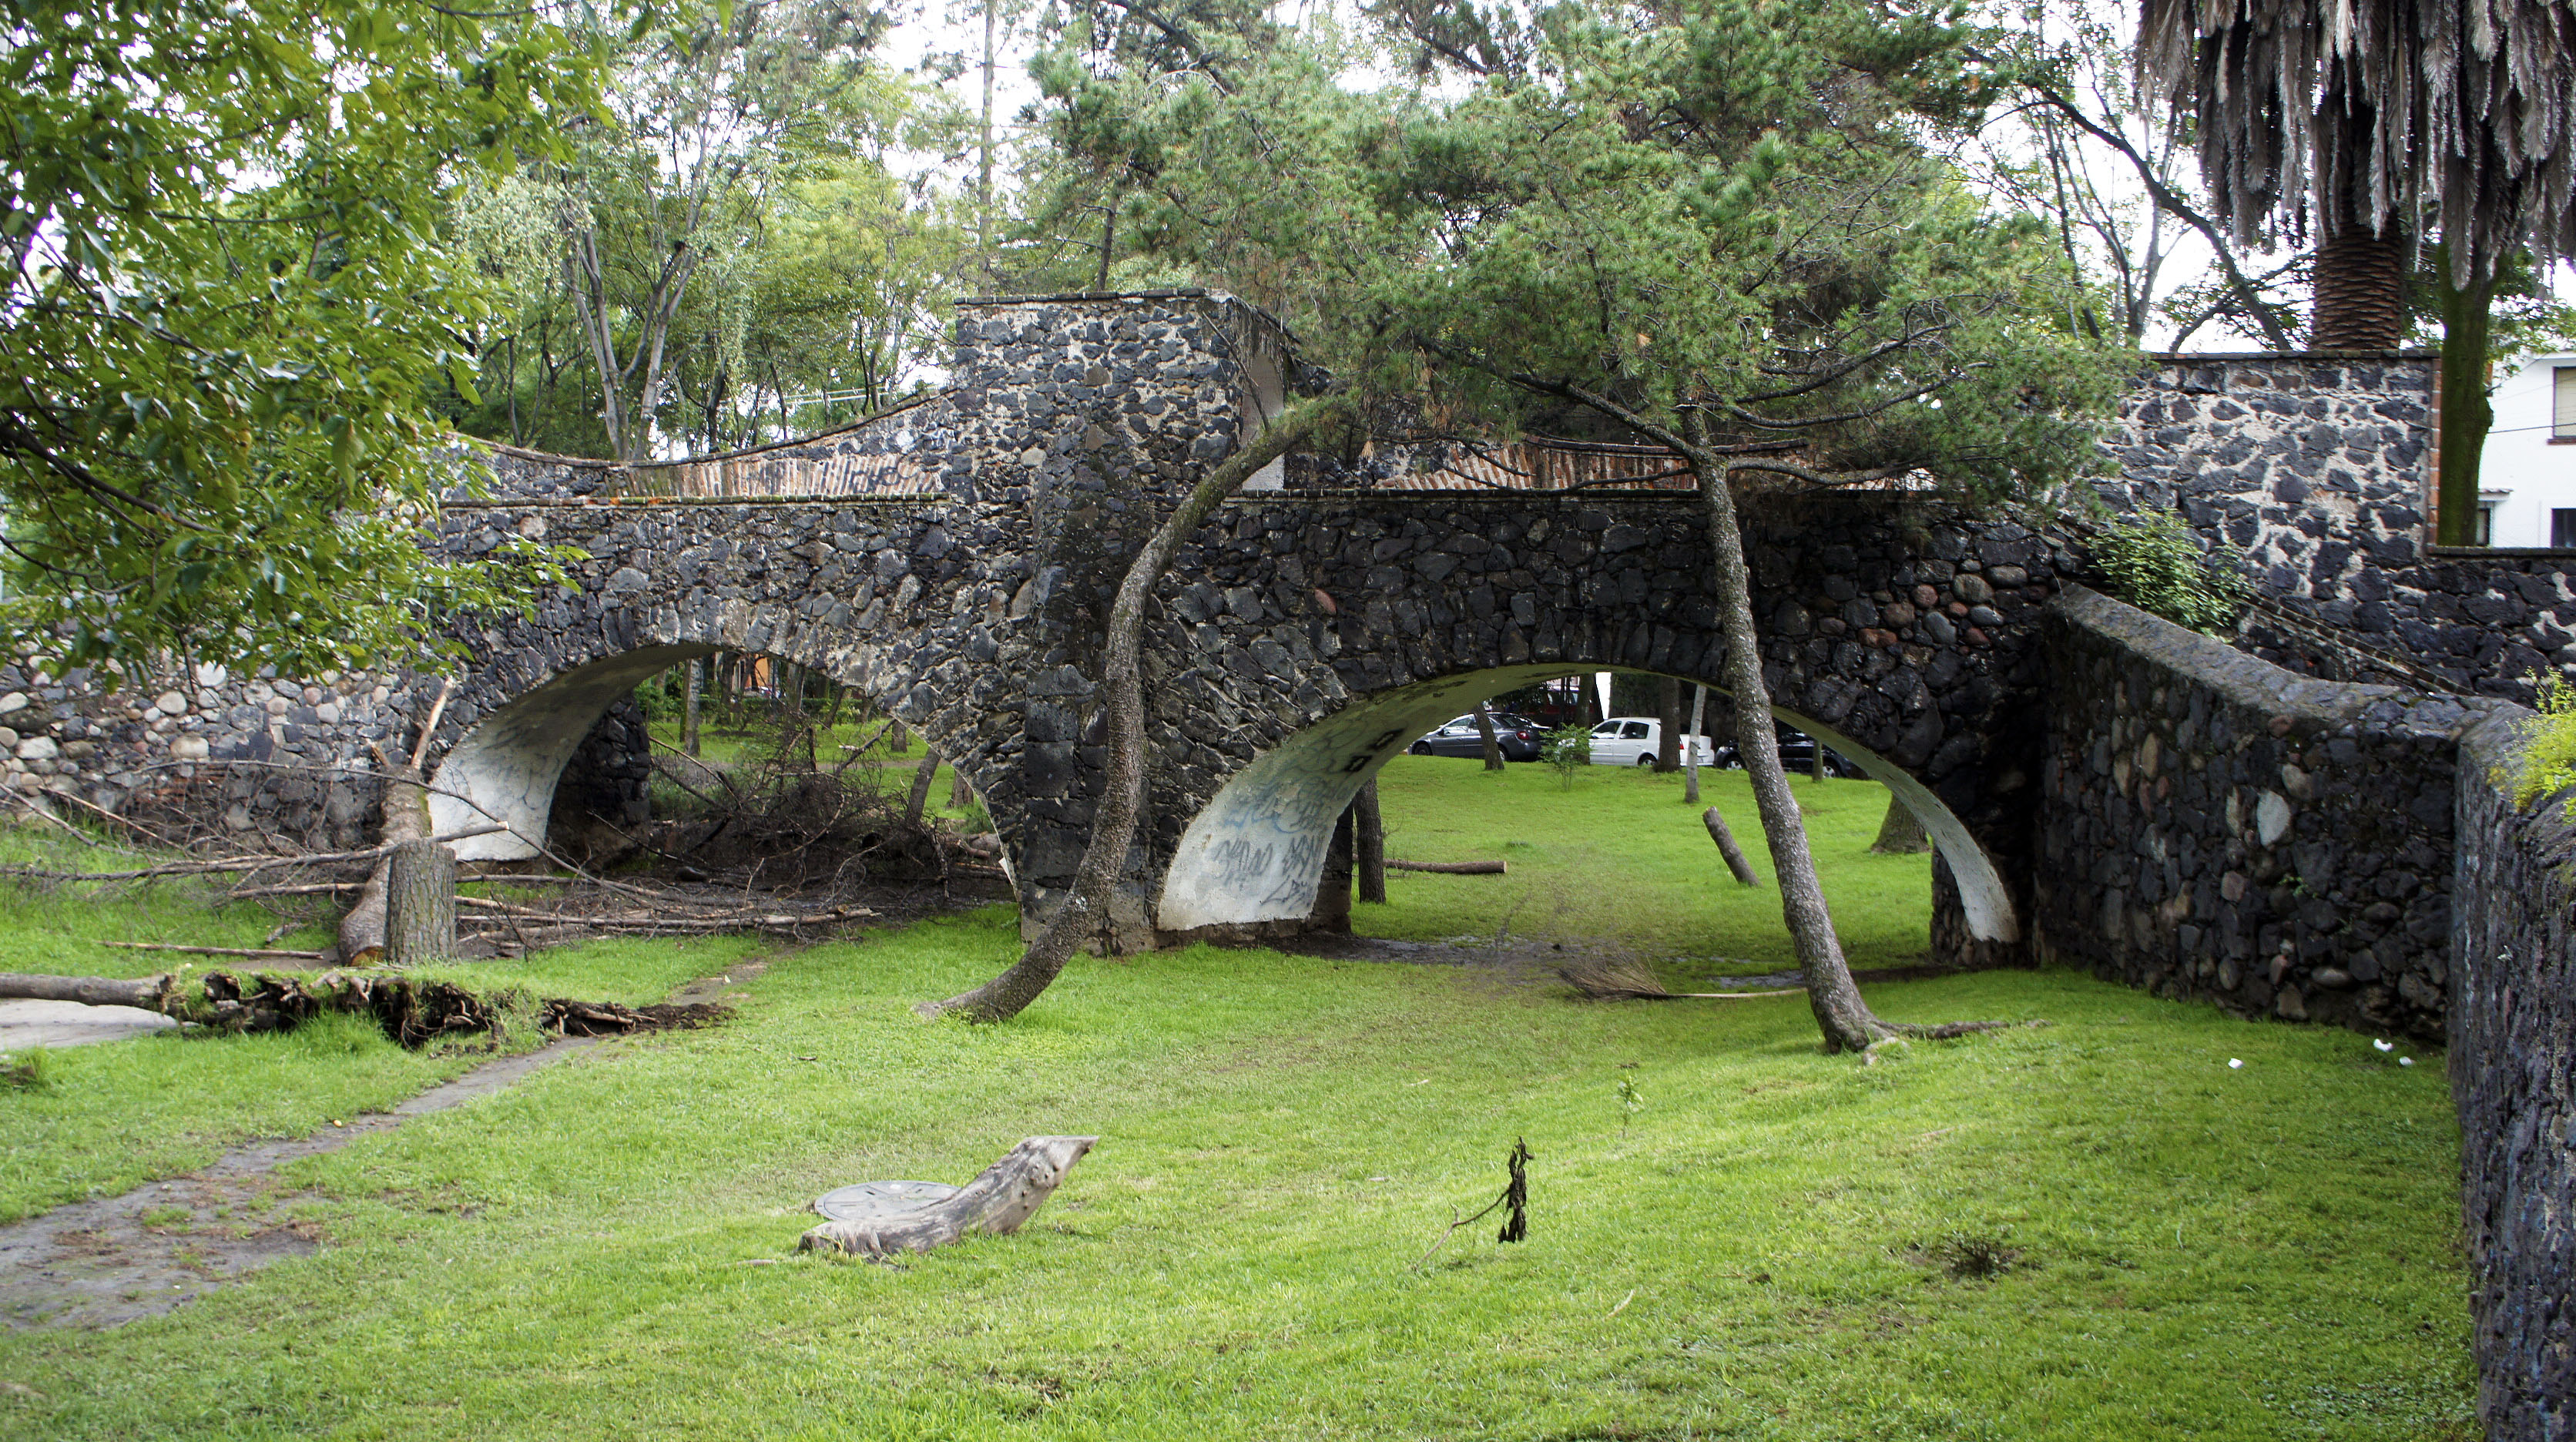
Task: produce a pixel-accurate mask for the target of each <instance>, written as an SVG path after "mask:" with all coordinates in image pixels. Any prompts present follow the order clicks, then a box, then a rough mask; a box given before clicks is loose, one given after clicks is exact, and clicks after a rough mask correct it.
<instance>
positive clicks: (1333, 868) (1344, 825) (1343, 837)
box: [1310, 806, 1357, 936]
mask: <svg viewBox="0 0 2576 1442" xmlns="http://www.w3.org/2000/svg"><path fill="white" fill-rule="evenodd" d="M1353 809H1354V808H1353V807H1350V806H1345V807H1343V808H1342V815H1341V819H1339V820H1337V821H1335V822H1334V823H1333V839H1332V841H1331V843H1330V844H1329V845H1327V846H1326V847H1325V849H1324V874H1323V875H1322V877H1320V878H1319V879H1318V880H1317V881H1316V883H1315V910H1314V914H1313V916H1312V917H1311V918H1310V920H1311V922H1312V924H1313V925H1314V927H1315V928H1316V929H1317V930H1319V931H1330V932H1336V933H1339V934H1341V935H1345V936H1347V935H1349V934H1350V930H1351V871H1352V867H1351V856H1352V852H1353V851H1354V850H1356V849H1357V848H1356V846H1355V845H1354V838H1353V832H1354V831H1355V830H1356V829H1357V828H1356V827H1355V825H1354V823H1353V821H1352V819H1351V812H1352V810H1353Z"/></svg>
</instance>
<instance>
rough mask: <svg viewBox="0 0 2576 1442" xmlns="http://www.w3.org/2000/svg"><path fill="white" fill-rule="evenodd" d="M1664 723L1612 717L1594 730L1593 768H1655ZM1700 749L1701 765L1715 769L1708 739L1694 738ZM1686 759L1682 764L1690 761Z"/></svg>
mask: <svg viewBox="0 0 2576 1442" xmlns="http://www.w3.org/2000/svg"><path fill="white" fill-rule="evenodd" d="M1662 732H1663V723H1662V722H1660V721H1657V720H1656V719H1655V718H1654V717H1652V716H1613V717H1611V718H1610V719H1609V720H1607V721H1604V722H1602V723H1601V724H1600V725H1598V726H1595V727H1593V728H1592V764H1593V765H1595V766H1652V765H1654V764H1655V751H1656V748H1657V746H1658V745H1659V743H1660V742H1661V741H1662ZM1693 739H1695V740H1696V741H1697V743H1698V745H1699V764H1700V765H1702V766H1715V765H1716V764H1717V751H1716V748H1714V747H1712V746H1710V745H1709V744H1708V738H1707V737H1706V736H1700V737H1696V738H1693ZM1689 759H1690V758H1689V757H1687V756H1684V757H1683V758H1682V760H1683V761H1685V762H1687V761H1689Z"/></svg>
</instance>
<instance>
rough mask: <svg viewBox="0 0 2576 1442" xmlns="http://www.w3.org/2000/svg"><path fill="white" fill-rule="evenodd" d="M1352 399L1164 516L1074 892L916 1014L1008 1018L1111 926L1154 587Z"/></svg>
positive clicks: (1139, 803) (1138, 600) (1128, 609)
mask: <svg viewBox="0 0 2576 1442" xmlns="http://www.w3.org/2000/svg"><path fill="white" fill-rule="evenodd" d="M1349 409H1350V402H1349V401H1348V400H1347V399H1344V398H1342V397H1339V396H1328V397H1323V398H1319V399H1316V400H1312V401H1303V402H1299V403H1297V404H1295V405H1291V406H1290V407H1288V408H1287V409H1286V410H1283V411H1281V412H1280V414H1279V416H1278V417H1277V418H1276V419H1275V420H1273V421H1271V423H1270V424H1268V425H1266V426H1264V427H1262V428H1261V433H1260V434H1259V435H1257V436H1255V437H1253V439H1252V443H1251V444H1250V445H1248V446H1245V447H1244V448H1243V449H1242V450H1240V451H1237V452H1236V453H1235V454H1234V455H1233V456H1232V457H1230V458H1229V459H1227V460H1226V461H1225V462H1224V463H1223V464H1221V465H1219V466H1218V467H1217V468H1216V469H1214V470H1212V471H1210V472H1208V473H1207V474H1206V475H1205V476H1203V477H1201V478H1200V480H1199V483H1198V484H1197V485H1196V486H1195V487H1193V488H1192V489H1191V491H1190V494H1189V496H1188V497H1187V498H1186V499H1185V500H1183V501H1182V502H1181V504H1180V505H1179V506H1177V507H1175V508H1174V509H1173V511H1172V513H1171V514H1170V515H1168V516H1166V517H1164V518H1163V524H1162V525H1161V526H1159V527H1157V528H1156V529H1155V531H1154V534H1153V536H1152V538H1151V539H1149V540H1147V541H1146V543H1145V545H1144V547H1143V548H1142V549H1141V550H1139V551H1138V552H1137V553H1136V559H1135V561H1134V562H1133V563H1131V564H1130V565H1129V566H1128V567H1127V575H1126V578H1125V579H1124V580H1122V581H1120V582H1119V584H1118V595H1117V599H1116V600H1114V601H1112V602H1111V603H1110V607H1109V625H1108V636H1107V638H1106V640H1107V646H1106V648H1105V649H1106V653H1107V654H1106V655H1105V657H1104V658H1103V664H1102V667H1101V677H1100V681H1101V686H1100V689H1101V693H1102V696H1103V698H1104V699H1105V700H1106V702H1107V705H1108V722H1109V724H1108V736H1107V740H1108V749H1109V762H1108V766H1107V768H1106V771H1107V774H1106V775H1104V776H1103V777H1102V785H1101V792H1100V803H1099V806H1098V807H1097V808H1096V809H1095V810H1094V811H1093V813H1092V822H1091V841H1090V843H1089V844H1088V845H1086V846H1085V847H1084V848H1083V851H1082V862H1081V864H1080V865H1079V866H1078V867H1076V868H1075V871H1074V879H1073V889H1072V894H1071V895H1068V896H1067V897H1065V899H1064V901H1063V903H1062V904H1061V905H1059V906H1058V907H1057V908H1056V913H1055V915H1054V916H1053V917H1051V918H1049V919H1048V921H1047V924H1046V929H1045V930H1043V931H1041V932H1039V933H1038V938H1037V940H1036V941H1034V942H1031V943H1030V944H1029V948H1028V950H1027V951H1025V952H1023V953H1022V954H1021V956H1020V959H1019V960H1018V961H1017V962H1015V963H1013V964H1012V966H1011V968H1010V969H1009V970H1007V971H1005V972H1003V973H1002V974H1001V975H1000V976H997V977H995V978H993V979H992V980H991V981H988V982H986V983H984V984H983V985H982V986H979V987H977V988H975V989H974V990H973V991H970V992H965V993H963V994H961V995H958V996H952V997H950V998H948V999H947V1000H945V1001H937V1002H924V1003H922V1004H921V1005H919V1006H917V1007H915V1008H913V1009H914V1010H915V1011H918V1012H920V1013H922V1014H923V1015H925V1016H938V1015H942V1014H944V1013H947V1012H952V1011H954V1012H960V1013H963V1014H964V1015H965V1016H967V1017H968V1018H970V1019H972V1020H976V1021H1006V1020H1008V1019H1010V1018H1011V1017H1014V1016H1017V1015H1018V1014H1019V1013H1020V1010H1021V1009H1022V1008H1023V1007H1026V1006H1027V1005H1028V1004H1029V1003H1030V1002H1032V1001H1035V1000H1036V999H1037V998H1038V995H1039V993H1041V992H1043V991H1045V990H1046V989H1047V987H1048V985H1049V984H1050V983H1052V982H1053V981H1054V980H1055V979H1056V976H1057V975H1058V974H1059V973H1061V972H1062V971H1063V970H1064V964H1065V962H1067V961H1068V960H1070V959H1072V956H1073V950H1074V947H1075V946H1077V945H1078V944H1080V942H1081V940H1082V938H1083V936H1084V935H1085V933H1086V932H1088V931H1089V930H1090V929H1091V928H1092V927H1093V926H1095V925H1100V924H1105V923H1106V920H1107V918H1108V914H1109V898H1110V894H1111V893H1112V891H1114V890H1115V889H1116V887H1117V884H1118V873H1119V871H1120V870H1121V869H1122V867H1123V866H1124V864H1125V862H1126V859H1127V848H1128V847H1129V846H1131V845H1133V844H1134V843H1135V840H1136V818H1137V815H1138V813H1139V812H1141V811H1142V810H1143V808H1144V801H1145V680H1144V656H1143V652H1144V631H1145V601H1146V598H1147V597H1148V596H1150V595H1151V594H1152V593H1153V589H1154V584H1155V583H1156V582H1157V581H1159V580H1161V579H1162V576H1163V572H1164V571H1166V570H1168V569H1170V567H1171V564H1172V553H1173V552H1175V551H1177V550H1179V549H1180V547H1181V542H1183V541H1184V540H1187V539H1188V538H1189V536H1190V534H1191V533H1192V532H1194V531H1196V530H1197V529H1198V528H1199V525H1200V523H1201V522H1203V521H1205V520H1206V519H1207V518H1208V516H1209V514H1210V513H1211V512H1213V511H1215V510H1216V508H1217V506H1218V504H1219V503H1221V502H1223V501H1224V500H1225V498H1226V497H1228V496H1230V495H1233V494H1234V493H1235V492H1236V491H1237V490H1239V489H1241V488H1242V486H1243V483H1244V482H1245V481H1246V480H1248V479H1250V478H1251V476H1252V474H1253V472H1255V471H1258V470H1260V469H1261V468H1262V467H1263V466H1266V465H1268V464H1270V463H1271V462H1272V461H1273V460H1276V459H1277V458H1278V457H1279V456H1280V455H1281V454H1283V453H1285V452H1286V451H1287V450H1289V449H1290V448H1291V447H1293V446H1296V445H1298V444H1300V443H1302V442H1304V441H1305V440H1306V439H1307V438H1308V437H1310V436H1312V435H1314V434H1315V433H1316V432H1318V431H1320V430H1322V429H1324V428H1325V427H1326V426H1327V425H1330V424H1337V423H1342V422H1344V421H1346V420H1347V419H1348V412H1349Z"/></svg>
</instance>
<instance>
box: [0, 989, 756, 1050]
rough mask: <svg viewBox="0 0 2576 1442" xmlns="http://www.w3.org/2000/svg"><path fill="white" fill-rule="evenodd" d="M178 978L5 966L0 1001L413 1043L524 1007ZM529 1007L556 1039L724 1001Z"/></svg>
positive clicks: (488, 1000)
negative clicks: (357, 1021)
mask: <svg viewBox="0 0 2576 1442" xmlns="http://www.w3.org/2000/svg"><path fill="white" fill-rule="evenodd" d="M182 980H183V979H182V978H180V977H178V976H174V975H168V974H164V975H160V976H147V977H143V978H140V979H138V980H132V981H126V980H119V979H116V978H111V977H97V976H33V975H27V974H24V973H16V972H9V973H0V999H26V1000H31V1001H75V1002H79V1003H81V1004H82V1005H84V1006H132V1007H140V1008H142V1009H143V1010H146V1011H157V1012H159V1013H161V1014H162V1015H164V1016H168V1017H173V1018H176V1019H177V1020H179V1021H182V1022H192V1023H194V1024H196V1025H199V1026H204V1027H209V1028H212V1029H215V1030H219V1031H229V1032H282V1031H293V1030H294V1029H295V1028H296V1027H298V1026H301V1025H303V1024H304V1023H305V1022H307V1021H310V1020H312V1019H313V1018H314V1017H317V1016H320V1015H322V1014H324V1013H326V1012H338V1013H343V1014H349V1015H363V1016H366V1017H368V1018H370V1019H371V1020H373V1021H374V1022H375V1023H376V1025H377V1027H378V1029H380V1030H382V1031H383V1032H384V1034H385V1035H386V1036H387V1037H388V1038H390V1039H392V1040H393V1041H394V1042H396V1043H398V1044H400V1045H402V1046H405V1047H410V1048H414V1049H417V1048H419V1047H422V1046H425V1045H427V1044H428V1043H430V1042H432V1041H435V1040H437V1039H438V1038H440V1037H446V1036H455V1035H459V1034H461V1033H468V1032H484V1033H489V1034H494V1035H497V1034H499V1032H500V1030H501V1029H502V1027H503V1025H504V1024H505V1021H506V1018H507V1016H508V1015H509V1014H510V1013H512V1012H514V1011H517V1010H519V1009H520V1008H523V1007H526V1006H528V1005H529V1004H530V1003H529V1001H528V998H527V995H526V993H524V992H520V991H517V990H515V989H508V990H503V991H498V992H493V993H488V994H486V993H478V992H475V991H473V990H471V989H470V988H467V987H464V986H460V985H458V984H457V983H455V982H452V981H430V980H423V979H421V978H417V977H409V976H385V975H374V976H352V975H349V974H347V973H345V972H338V971H326V972H323V973H321V974H320V975H318V976H310V977H299V976H280V975H276V974H273V973H270V974H261V975H253V976H247V977H245V976H236V975H234V974H233V973H231V972H225V971H210V972H208V973H206V975H205V976H204V977H203V978H201V979H200V980H199V981H198V982H197V984H196V985H195V986H194V987H187V986H183V985H182V984H181V983H182ZM534 1010H535V1014H536V1020H537V1026H538V1028H539V1029H540V1030H544V1031H553V1032H558V1033H560V1034H562V1035H565V1036H603V1035H608V1034H611V1033H627V1032H638V1031H659V1030H663V1029H666V1028H674V1027H699V1026H710V1025H713V1024H715V1023H716V1022H719V1021H722V1020H723V1019H724V1018H725V1017H726V1016H727V1015H729V1013H728V1011H727V1009H726V1008H724V1007H722V1006H718V1005H714V1004H712V1003H704V1002H701V1003H695V1004H691V1005H656V1006H642V1007H628V1006H621V1005H619V1004H617V1003H616V1002H607V1001H580V1000H575V999H572V998H569V997H549V998H547V999H545V1000H543V1001H539V1002H536V1003H534Z"/></svg>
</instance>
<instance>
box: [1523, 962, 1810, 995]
mask: <svg viewBox="0 0 2576 1442" xmlns="http://www.w3.org/2000/svg"><path fill="white" fill-rule="evenodd" d="M1556 974H1557V975H1558V976H1560V977H1562V978H1564V979H1565V981H1566V982H1567V983H1568V984H1570V985H1571V986H1573V988H1574V989H1575V990H1576V991H1579V992H1581V993H1583V994H1584V995H1585V996H1588V997H1590V998H1592V999H1593V1000H1594V1001H1744V1000H1747V999H1749V998H1752V997H1759V996H1803V995H1805V994H1806V991H1807V989H1806V988H1805V987H1803V986H1790V987H1781V988H1777V989H1775V990H1770V991H1666V990H1665V989H1664V983H1663V981H1662V979H1661V978H1659V977H1657V976H1656V975H1655V970H1654V968H1653V967H1650V966H1648V965H1646V964H1645V963H1644V962H1642V961H1639V960H1638V959H1637V958H1635V957H1633V956H1608V957H1604V956H1585V957H1578V958H1576V959H1574V960H1572V961H1569V962H1567V963H1566V964H1565V965H1563V966H1560V967H1558V968H1557V969H1556Z"/></svg>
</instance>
